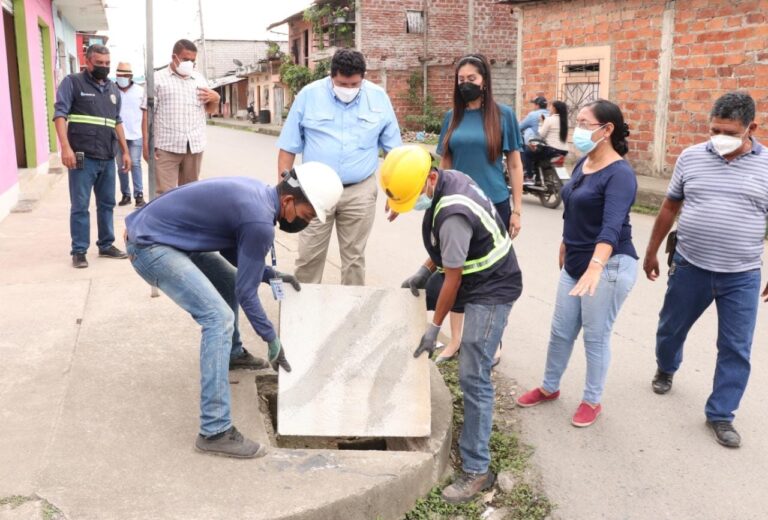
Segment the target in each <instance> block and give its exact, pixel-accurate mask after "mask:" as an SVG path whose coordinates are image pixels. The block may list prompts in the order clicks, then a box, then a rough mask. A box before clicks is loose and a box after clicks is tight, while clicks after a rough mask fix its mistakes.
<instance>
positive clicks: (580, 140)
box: [573, 125, 605, 154]
mask: <svg viewBox="0 0 768 520" xmlns="http://www.w3.org/2000/svg"><path fill="white" fill-rule="evenodd" d="M603 126H605V125H603ZM603 126H601V127H600V128H603ZM600 128H595V129H594V130H592V131H591V132H590V131H589V130H587V129H585V128H578V127H577V128H576V129H575V130H574V131H573V146H575V147H576V149H577V150H578V151H580V152H581V153H583V154H587V153H589V152H591V151H592V150H594V149H595V147H596V146H597V145H598V144H600V141H602V140H603V139H605V137H603V138H601V139H600V140H599V141H593V140H592V134H594V133H595V132H597V131H598V130H600Z"/></svg>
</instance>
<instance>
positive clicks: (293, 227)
mask: <svg viewBox="0 0 768 520" xmlns="http://www.w3.org/2000/svg"><path fill="white" fill-rule="evenodd" d="M279 222H280V231H285V232H286V233H298V232H299V231H303V230H304V228H305V227H307V226H308V225H309V222H307V221H306V220H304V219H303V218H299V217H296V218H295V219H293V222H288V221H287V220H285V218H281V219H280V220H279Z"/></svg>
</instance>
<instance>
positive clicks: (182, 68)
mask: <svg viewBox="0 0 768 520" xmlns="http://www.w3.org/2000/svg"><path fill="white" fill-rule="evenodd" d="M194 70H195V64H194V63H193V62H191V61H182V62H181V63H179V64H178V65H176V73H177V74H179V75H180V76H191V75H192V72H193V71H194Z"/></svg>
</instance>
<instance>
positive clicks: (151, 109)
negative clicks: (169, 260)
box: [144, 0, 160, 298]
mask: <svg viewBox="0 0 768 520" xmlns="http://www.w3.org/2000/svg"><path fill="white" fill-rule="evenodd" d="M154 30H155V29H154V25H153V21H152V0H147V46H146V56H145V57H144V65H145V68H146V72H145V73H144V76H145V77H146V79H147V90H146V94H147V141H149V143H148V144H147V148H148V149H149V158H148V160H147V165H148V168H147V169H148V170H149V171H148V172H147V173H148V177H149V200H150V201H151V200H154V198H155V195H156V185H157V183H156V182H155V66H154V65H155V47H154V44H153V43H154V35H155V33H154ZM151 294H152V298H157V297H158V296H160V293H159V292H158V290H157V287H155V286H154V285H153V286H152V293H151Z"/></svg>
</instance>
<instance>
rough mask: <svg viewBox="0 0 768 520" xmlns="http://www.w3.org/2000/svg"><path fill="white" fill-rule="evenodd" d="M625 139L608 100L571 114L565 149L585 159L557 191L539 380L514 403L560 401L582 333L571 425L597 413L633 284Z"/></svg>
mask: <svg viewBox="0 0 768 520" xmlns="http://www.w3.org/2000/svg"><path fill="white" fill-rule="evenodd" d="M628 135H629V130H628V127H627V125H626V124H624V116H623V115H622V113H621V110H620V109H619V107H618V106H616V105H615V104H613V103H611V102H610V101H605V100H598V101H595V102H593V103H591V104H589V105H587V106H586V107H584V108H582V109H581V111H580V112H579V114H578V117H577V128H576V129H575V131H574V134H573V143H574V145H575V146H576V148H577V149H578V150H579V151H580V152H581V153H583V154H585V155H586V156H585V157H584V158H582V159H581V160H580V161H579V162H578V163H577V164H576V167H575V168H574V170H573V175H572V178H571V181H570V182H569V183H568V184H566V185H565V187H564V188H563V191H562V195H563V202H564V204H565V211H564V214H563V220H564V223H563V241H562V243H561V244H560V268H561V272H560V282H559V286H558V290H557V300H556V302H555V312H554V316H553V317H552V328H551V333H550V339H549V349H548V351H547V364H546V369H545V372H544V382H543V383H542V385H541V387H539V388H535V389H533V390H531V391H529V392H527V393H526V394H523V395H522V396H521V397H520V398H518V400H517V403H518V404H519V405H520V406H523V407H527V406H534V405H537V404H539V403H542V402H545V401H554V400H555V399H557V398H558V397H559V396H560V379H561V377H562V375H563V372H565V369H566V368H567V366H568V360H569V358H570V356H571V352H572V350H573V344H574V341H575V340H576V337H577V336H578V334H579V331H580V330H582V329H583V331H584V348H585V350H586V356H587V377H586V385H585V388H584V394H583V396H582V401H581V404H580V405H579V407H578V409H577V410H576V413H575V414H574V416H573V418H572V420H571V423H572V424H573V425H574V426H579V427H584V426H589V425H591V424H592V423H594V422H595V420H596V419H597V417H598V416H599V415H600V412H601V410H602V407H601V406H600V400H601V398H602V394H603V388H604V386H605V379H606V376H607V374H608V365H609V362H610V358H611V348H610V346H611V345H610V339H611V331H612V329H613V323H614V321H615V319H616V316H617V314H618V312H619V309H620V308H621V305H622V304H623V303H624V300H625V299H626V298H627V296H628V295H629V292H630V290H631V289H632V286H633V285H634V284H635V279H636V278H637V253H636V252H635V247H634V246H633V245H632V226H631V225H630V223H629V211H630V208H631V207H632V204H633V203H634V201H635V195H636V193H637V179H636V178H635V172H634V170H632V167H631V166H630V165H629V163H628V162H627V161H626V160H624V159H623V156H624V155H625V154H626V153H627V150H628V148H627V140H626V138H627V136H628Z"/></svg>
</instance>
